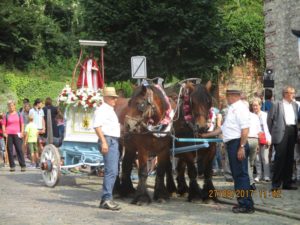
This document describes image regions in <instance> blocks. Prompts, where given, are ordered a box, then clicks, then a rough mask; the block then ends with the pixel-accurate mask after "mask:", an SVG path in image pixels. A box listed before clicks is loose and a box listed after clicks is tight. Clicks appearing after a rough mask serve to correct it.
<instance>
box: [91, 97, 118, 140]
mask: <svg viewBox="0 0 300 225" xmlns="http://www.w3.org/2000/svg"><path fill="white" fill-rule="evenodd" d="M93 127H94V128H97V127H101V130H102V132H103V134H104V135H107V136H112V137H120V133H121V132H120V123H119V119H118V117H117V114H116V113H115V110H114V108H113V107H112V106H110V105H108V104H107V103H105V102H104V103H103V104H102V105H101V106H100V107H98V108H97V109H96V110H95V113H94V118H93Z"/></svg>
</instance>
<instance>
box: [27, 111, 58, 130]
mask: <svg viewBox="0 0 300 225" xmlns="http://www.w3.org/2000/svg"><path fill="white" fill-rule="evenodd" d="M29 116H32V117H33V122H34V124H35V125H36V127H37V129H38V130H42V129H43V119H44V116H45V115H44V111H43V109H36V108H34V107H33V108H32V109H30V110H29ZM52 122H53V121H52Z"/></svg>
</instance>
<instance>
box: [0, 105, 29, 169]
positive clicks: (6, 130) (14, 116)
mask: <svg viewBox="0 0 300 225" xmlns="http://www.w3.org/2000/svg"><path fill="white" fill-rule="evenodd" d="M7 106H8V113H6V115H4V116H3V123H2V130H3V136H4V137H5V138H7V147H8V159H9V165H10V171H11V172H14V171H15V170H16V169H15V167H16V165H15V162H14V156H13V146H15V149H16V153H17V156H18V160H19V164H20V166H21V171H22V172H24V171H25V170H26V164H25V160H24V155H23V151H22V138H23V134H24V122H23V117H22V115H21V114H20V113H18V112H17V111H16V104H15V102H14V101H11V100H10V101H8V102H7Z"/></svg>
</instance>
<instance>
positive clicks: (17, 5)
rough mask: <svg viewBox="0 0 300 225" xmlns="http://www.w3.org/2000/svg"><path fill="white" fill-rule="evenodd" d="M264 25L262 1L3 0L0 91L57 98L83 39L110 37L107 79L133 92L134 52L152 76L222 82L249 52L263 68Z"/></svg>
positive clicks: (0, 20) (248, 55) (0, 39)
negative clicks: (145, 62) (144, 62)
mask: <svg viewBox="0 0 300 225" xmlns="http://www.w3.org/2000/svg"><path fill="white" fill-rule="evenodd" d="M263 28H264V17H263V1H262V0H212V1H209V0H186V1H179V0H174V1H169V0H160V1H157V0H142V1H141V0H131V1H128V0H118V1H115V0H101V1H98V0H89V1H85V0H6V1H0V77H2V78H1V79H2V81H1V80H0V88H1V89H0V92H1V91H2V92H3V91H4V90H5V92H6V93H15V94H17V96H18V99H22V98H23V97H24V96H25V97H28V96H30V97H31V96H32V98H36V97H44V96H46V95H47V92H48V95H49V96H57V94H58V91H57V88H58V87H59V86H60V85H59V83H61V84H62V85H61V86H60V87H62V86H63V84H64V83H65V82H70V80H71V76H72V71H73V68H74V66H75V64H76V60H77V56H78V54H79V44H78V40H79V39H90V40H91V39H94V40H106V41H107V42H108V45H107V47H105V68H106V74H105V75H106V82H107V83H112V82H113V83H114V85H116V86H118V87H120V88H122V89H125V92H126V95H128V94H129V93H130V92H131V84H130V81H128V79H129V78H130V77H131V73H130V57H131V56H134V55H145V56H146V57H147V67H148V75H149V77H150V78H151V77H157V76H161V77H164V78H167V79H168V80H169V79H172V76H175V77H176V79H182V78H188V77H201V78H202V80H203V81H204V82H205V81H206V80H208V79H211V80H213V81H214V83H215V84H216V83H217V80H218V76H219V74H220V73H221V72H224V71H226V72H228V73H229V74H230V69H231V68H232V64H234V65H237V64H239V63H240V62H241V60H242V59H243V55H246V57H247V59H251V60H254V61H256V62H257V64H258V66H259V67H260V69H261V70H263V69H264V57H265V56H264V32H263ZM89 51H90V49H87V48H85V49H84V57H85V56H86V55H87V54H88V52H89ZM96 57H99V54H98V55H96ZM39 79H40V80H39ZM52 81H53V82H52ZM122 81H124V82H122ZM1 82H2V84H3V82H5V85H2V86H4V87H3V88H2V86H1ZM23 83H24V84H23ZM25 84H31V85H30V86H34V88H33V89H32V90H31V89H30V88H29V87H27V86H26V85H25ZM20 88H21V89H20ZM19 89H20V90H19ZM40 93H41V94H40ZM26 95H27V96H26ZM0 100H1V98H0Z"/></svg>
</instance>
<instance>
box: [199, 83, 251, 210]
mask: <svg viewBox="0 0 300 225" xmlns="http://www.w3.org/2000/svg"><path fill="white" fill-rule="evenodd" d="M226 98H227V102H228V104H229V108H228V113H227V115H226V117H225V121H224V123H223V125H222V127H221V128H218V129H216V130H215V131H213V132H210V133H207V134H202V135H201V137H213V136H216V135H218V134H220V133H221V132H222V133H223V141H224V143H225V145H226V150H227V152H228V158H229V164H230V168H231V172H232V177H233V180H234V188H235V191H236V192H235V195H236V197H237V200H238V205H236V206H234V207H233V208H232V211H233V212H234V213H253V212H254V207H253V205H254V203H253V200H252V194H251V193H253V191H250V189H251V187H250V181H249V174H248V155H249V145H248V143H247V138H248V133H249V127H250V112H249V109H248V107H247V106H246V105H245V104H244V103H243V102H242V101H241V91H240V90H238V89H230V90H227V91H226Z"/></svg>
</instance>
